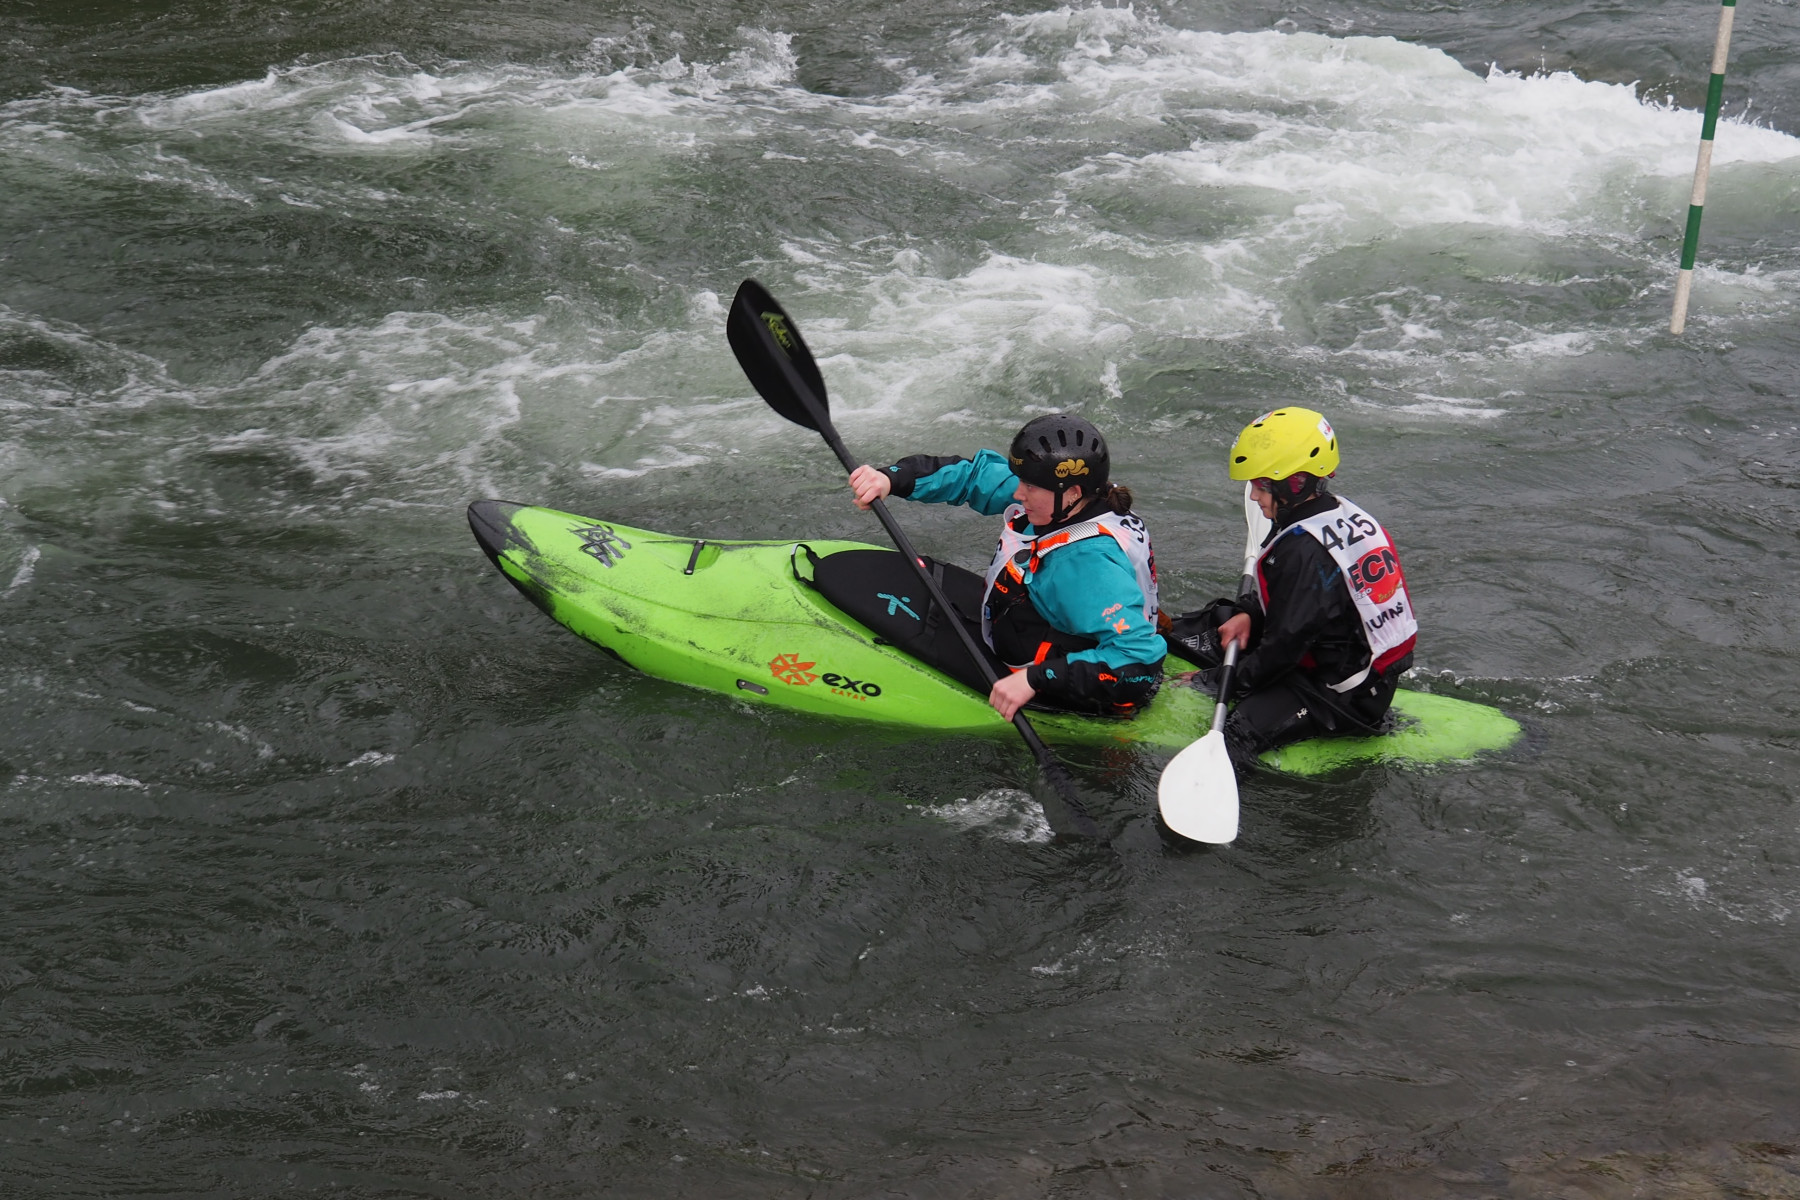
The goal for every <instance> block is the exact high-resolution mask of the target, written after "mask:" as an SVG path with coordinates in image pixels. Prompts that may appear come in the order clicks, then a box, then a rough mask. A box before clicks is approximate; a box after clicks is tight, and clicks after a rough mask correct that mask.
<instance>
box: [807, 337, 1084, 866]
mask: <svg viewBox="0 0 1800 1200" xmlns="http://www.w3.org/2000/svg"><path fill="white" fill-rule="evenodd" d="M775 361H776V362H777V364H778V366H779V369H780V371H781V374H782V376H783V377H784V378H785V380H786V382H787V384H788V387H789V389H790V390H791V391H792V392H793V393H794V394H795V395H796V396H798V397H800V403H801V404H803V405H804V406H805V407H806V415H807V416H809V417H811V418H812V420H813V427H814V428H815V429H817V430H818V431H819V434H820V436H822V437H823V438H824V439H825V444H826V445H828V446H830V447H831V452H832V453H833V454H836V455H837V457H838V461H839V462H841V463H843V464H844V469H845V470H846V471H854V470H856V468H857V467H858V466H859V465H861V464H859V463H858V462H857V461H856V459H855V458H854V457H852V456H851V454H850V448H849V447H848V446H846V445H844V439H843V438H841V437H839V436H838V431H837V428H836V427H835V426H834V425H832V423H831V418H830V416H828V415H827V414H826V412H825V406H824V405H823V404H820V403H819V399H818V397H817V396H815V395H813V390H812V388H810V387H809V386H807V384H806V381H805V380H803V379H801V378H800V373H799V372H798V371H796V370H795V369H794V364H793V362H792V361H791V360H789V359H788V357H787V356H786V355H785V354H782V355H777V356H776V358H775ZM869 508H870V509H871V510H872V511H873V512H874V513H875V516H876V518H877V519H878V520H880V522H881V527H882V528H883V529H885V530H887V533H888V537H890V538H892V539H893V542H894V547H895V549H897V550H899V551H900V555H901V557H903V558H905V559H906V561H907V563H908V564H910V565H911V567H912V569H913V574H914V575H917V576H918V577H919V582H920V583H921V584H923V585H924V586H925V591H926V593H927V594H928V595H929V596H930V597H931V599H932V602H933V603H935V604H936V605H937V606H938V611H940V612H942V613H943V614H944V616H945V618H946V619H947V620H948V622H949V624H950V628H952V629H954V630H955V631H956V636H957V637H958V638H959V639H960V640H961V641H962V644H963V649H964V650H966V651H968V654H969V657H970V658H971V659H973V660H974V661H975V666H976V667H977V668H978V669H979V670H980V671H981V674H982V678H984V679H986V680H987V682H988V686H989V687H992V686H993V685H994V684H995V683H996V682H997V681H998V680H999V678H1000V676H999V674H998V672H996V671H995V670H994V667H993V664H992V663H990V662H989V661H988V657H987V655H986V654H983V653H982V652H981V647H980V646H978V645H976V643H975V638H974V635H972V634H971V633H970V632H969V630H968V627H967V626H966V625H964V624H963V623H962V618H961V617H959V616H958V615H957V613H956V609H955V608H953V607H952V606H951V604H950V598H949V597H948V596H946V595H944V589H943V588H941V587H939V586H938V582H937V580H935V579H933V578H932V577H931V572H930V571H927V570H926V569H925V564H924V563H923V562H921V561H920V559H919V552H918V551H917V550H914V549H913V544H912V539H910V538H908V537H907V536H906V533H905V531H904V530H902V529H901V528H900V524H899V522H897V521H895V520H894V515H893V514H892V513H890V512H888V510H887V505H886V504H884V503H882V502H881V501H880V500H876V501H873V502H872V503H871V504H870V505H869ZM1012 723H1013V728H1014V729H1017V730H1018V731H1019V736H1020V737H1022V738H1024V739H1025V745H1026V746H1027V747H1029V748H1030V750H1031V753H1032V754H1033V755H1035V756H1036V757H1037V761H1038V766H1039V767H1040V768H1042V769H1043V772H1044V774H1045V775H1046V776H1048V777H1049V779H1050V781H1051V783H1052V784H1053V785H1054V786H1055V787H1056V791H1057V794H1058V795H1059V796H1061V797H1062V801H1063V803H1064V804H1066V805H1068V807H1069V812H1070V814H1071V815H1072V816H1073V817H1074V818H1075V828H1076V831H1077V832H1078V833H1080V834H1081V835H1082V836H1084V837H1091V838H1094V839H1096V840H1100V827H1099V826H1098V825H1096V824H1095V823H1094V818H1093V817H1092V816H1090V815H1089V814H1088V811H1087V808H1086V806H1085V805H1083V804H1082V803H1081V800H1080V798H1079V797H1077V796H1076V794H1075V785H1074V781H1073V780H1071V779H1070V778H1069V777H1068V773H1067V771H1065V770H1064V768H1063V765H1062V764H1061V763H1059V762H1057V761H1056V759H1055V758H1054V757H1053V756H1052V755H1051V753H1050V747H1048V746H1046V745H1045V744H1044V739H1043V738H1041V737H1039V736H1038V731H1037V729H1036V728H1035V727H1034V726H1033V725H1032V723H1031V720H1030V718H1028V717H1027V716H1026V715H1025V713H1024V710H1023V709H1021V710H1020V711H1018V712H1015V713H1014V714H1013V718H1012Z"/></svg>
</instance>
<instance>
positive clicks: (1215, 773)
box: [1156, 729, 1238, 846]
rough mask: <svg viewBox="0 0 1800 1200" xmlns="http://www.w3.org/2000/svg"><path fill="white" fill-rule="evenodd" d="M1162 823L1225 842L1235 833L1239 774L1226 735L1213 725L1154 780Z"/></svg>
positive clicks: (1183, 833) (1200, 839)
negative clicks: (1232, 767)
mask: <svg viewBox="0 0 1800 1200" xmlns="http://www.w3.org/2000/svg"><path fill="white" fill-rule="evenodd" d="M1156 802H1157V804H1158V806H1159V807H1161V809H1162V819H1163V823H1164V824H1165V825H1167V826H1168V827H1169V828H1170V829H1173V830H1174V831H1175V832H1176V833H1179V834H1180V835H1181V836H1182V837H1184V838H1191V839H1193V840H1194V841H1196V842H1211V843H1213V844H1214V845H1218V846H1223V845H1225V844H1226V843H1228V842H1231V841H1233V840H1234V839H1236V837H1237V831H1238V789H1237V773H1236V772H1235V771H1233V770H1232V769H1231V756H1230V755H1229V754H1227V753H1226V752H1225V735H1224V734H1223V733H1220V732H1219V731H1218V730H1216V729H1215V730H1213V731H1211V732H1210V733H1208V734H1207V735H1206V736H1205V737H1203V738H1201V739H1200V740H1199V741H1197V742H1194V743H1192V744H1191V745H1189V746H1188V748H1187V749H1186V750H1183V751H1182V752H1181V753H1180V754H1177V755H1176V756H1175V757H1174V758H1173V759H1172V760H1171V761H1170V762H1169V765H1168V766H1166V767H1164V768H1163V773H1162V780H1161V781H1160V782H1159V783H1158V784H1157V785H1156Z"/></svg>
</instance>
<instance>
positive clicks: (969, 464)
mask: <svg viewBox="0 0 1800 1200" xmlns="http://www.w3.org/2000/svg"><path fill="white" fill-rule="evenodd" d="M887 472H888V477H889V480H890V482H891V483H892V485H893V494H894V495H896V496H900V497H902V498H905V499H908V500H917V501H920V502H923V503H926V504H962V505H966V506H967V507H969V508H972V509H974V510H975V511H976V512H978V513H983V514H985V515H987V516H990V517H993V516H999V515H1000V514H1001V513H1003V512H1005V511H1006V507H1007V505H1009V504H1011V503H1012V502H1013V493H1014V492H1015V491H1017V490H1018V487H1019V479H1018V477H1017V476H1016V475H1014V474H1013V472H1012V468H1011V467H1010V466H1008V465H1007V462H1006V457H1005V455H1002V454H997V453H995V452H994V451H992V450H981V451H977V452H976V454H975V457H974V459H973V460H971V459H966V458H938V457H933V456H930V455H924V454H919V455H914V456H912V457H911V458H904V459H901V460H900V461H899V462H897V463H895V464H894V465H893V466H891V467H888V468H887ZM1084 519H1085V518H1084ZM1027 532H1028V533H1035V532H1036V531H1035V530H1033V529H1031V528H1030V527H1027ZM1026 586H1027V590H1028V592H1029V594H1030V596H1031V603H1032V606H1033V607H1035V608H1036V609H1037V611H1038V613H1039V615H1040V616H1042V617H1043V618H1044V619H1045V620H1046V621H1048V622H1049V623H1050V624H1051V625H1053V626H1055V627H1056V628H1057V629H1059V630H1061V631H1062V632H1064V633H1068V634H1074V635H1076V636H1078V637H1084V638H1091V639H1092V640H1093V641H1095V642H1096V643H1098V644H1097V645H1095V646H1094V648H1093V649H1091V650H1076V651H1073V652H1071V653H1069V654H1068V655H1067V656H1065V658H1063V659H1055V658H1053V659H1047V660H1046V661H1045V662H1043V663H1040V664H1034V665H1032V666H1030V667H1027V668H1026V676H1025V677H1026V679H1027V680H1028V681H1029V682H1030V683H1031V686H1032V687H1033V688H1036V689H1037V690H1039V691H1045V690H1048V691H1049V692H1051V693H1053V694H1054V693H1059V692H1062V691H1064V690H1065V686H1064V685H1065V681H1068V682H1072V681H1070V680H1069V675H1070V672H1071V670H1072V671H1073V673H1074V674H1075V675H1078V676H1079V675H1084V674H1087V673H1089V672H1086V671H1082V670H1081V669H1080V667H1077V666H1075V664H1094V665H1095V666H1105V667H1111V668H1113V669H1114V670H1115V671H1116V670H1118V669H1119V668H1124V667H1138V668H1144V669H1148V671H1149V672H1151V673H1152V675H1153V676H1159V675H1160V669H1159V664H1161V662H1162V660H1163V656H1164V654H1166V653H1167V651H1168V645H1167V643H1165V642H1164V641H1163V639H1162V635H1161V634H1160V633H1159V632H1158V631H1157V629H1156V626H1155V625H1154V624H1153V623H1152V622H1149V621H1146V620H1145V619H1144V615H1143V614H1144V593H1143V591H1142V589H1140V588H1139V587H1138V582H1137V572H1136V571H1135V570H1133V569H1132V566H1131V562H1130V560H1129V559H1127V558H1126V557H1125V552H1124V551H1123V550H1121V549H1120V548H1119V544H1118V543H1117V542H1115V541H1113V539H1111V538H1109V537H1092V538H1086V539H1084V540H1082V541H1079V542H1075V543H1072V544H1070V545H1067V546H1062V547H1059V548H1058V549H1057V550H1056V551H1055V552H1054V553H1051V554H1046V555H1045V556H1044V557H1043V559H1042V560H1041V561H1040V562H1039V565H1038V569H1037V571H1036V572H1035V573H1034V574H1033V575H1032V576H1031V578H1030V580H1029V581H1028V582H1027V585H1026ZM1059 667H1061V668H1062V669H1063V674H1062V675H1061V676H1059V675H1057V674H1056V672H1057V671H1058V669H1059ZM1090 670H1091V668H1090ZM1146 682H1154V679H1152V680H1149V681H1146ZM1077 690H1078V691H1082V692H1085V691H1087V690H1088V689H1087V688H1078V689H1077ZM1111 690H1112V689H1102V691H1111ZM1126 690H1132V689H1126Z"/></svg>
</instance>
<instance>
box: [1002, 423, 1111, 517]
mask: <svg viewBox="0 0 1800 1200" xmlns="http://www.w3.org/2000/svg"><path fill="white" fill-rule="evenodd" d="M1006 458H1007V461H1008V462H1009V463H1011V464H1012V469H1013V474H1014V475H1017V476H1018V477H1019V478H1020V479H1023V480H1024V481H1025V482H1026V483H1029V484H1033V485H1035V486H1037V487H1041V488H1047V489H1049V490H1050V491H1053V492H1055V493H1056V495H1057V508H1058V510H1060V509H1061V508H1062V494H1063V492H1065V491H1067V490H1068V489H1069V488H1072V487H1077V486H1079V487H1080V488H1081V494H1082V495H1083V496H1092V495H1094V494H1095V493H1096V492H1098V491H1099V490H1100V489H1101V488H1102V487H1104V486H1105V485H1106V481H1107V477H1108V476H1109V475H1110V474H1111V472H1112V459H1111V458H1110V457H1109V456H1108V455H1107V453H1106V439H1105V438H1103V437H1101V436H1100V431H1099V430H1098V429H1095V428H1094V424H1093V422H1092V421H1088V420H1084V419H1083V418H1081V417H1077V416H1072V415H1070V414H1069V413H1051V414H1050V415H1049V416H1047V417H1035V418H1033V419H1032V420H1030V421H1028V422H1026V424H1025V428H1023V429H1021V430H1019V432H1018V433H1016V434H1014V435H1013V440H1012V448H1011V449H1009V450H1008V451H1007V452H1006Z"/></svg>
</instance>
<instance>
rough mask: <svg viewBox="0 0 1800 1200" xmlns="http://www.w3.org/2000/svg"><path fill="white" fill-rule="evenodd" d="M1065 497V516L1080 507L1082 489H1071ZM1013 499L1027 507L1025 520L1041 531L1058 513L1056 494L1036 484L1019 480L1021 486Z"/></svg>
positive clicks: (1015, 491)
mask: <svg viewBox="0 0 1800 1200" xmlns="http://www.w3.org/2000/svg"><path fill="white" fill-rule="evenodd" d="M1063 497H1064V500H1065V503H1064V505H1063V508H1064V512H1063V515H1064V516H1067V515H1068V514H1069V513H1071V512H1074V511H1075V510H1076V509H1077V508H1079V507H1080V505H1081V489H1080V488H1070V489H1069V490H1068V491H1066V492H1064V493H1063ZM1013 499H1014V500H1017V501H1018V502H1019V503H1020V504H1023V505H1024V506H1025V519H1026V520H1027V521H1030V522H1031V523H1032V524H1033V525H1036V526H1037V527H1039V528H1040V529H1041V528H1043V527H1044V526H1045V525H1048V524H1049V523H1050V522H1051V520H1052V519H1053V518H1054V515H1055V513H1056V493H1055V492H1053V491H1051V490H1050V489H1049V488H1041V487H1039V486H1038V485H1037V484H1035V483H1026V482H1025V481H1024V480H1023V479H1021V480H1019V486H1018V487H1017V488H1015V489H1014V490H1013Z"/></svg>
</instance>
